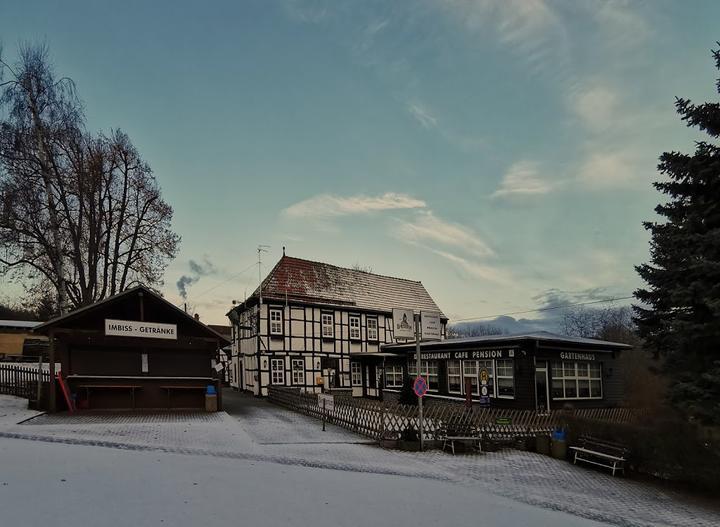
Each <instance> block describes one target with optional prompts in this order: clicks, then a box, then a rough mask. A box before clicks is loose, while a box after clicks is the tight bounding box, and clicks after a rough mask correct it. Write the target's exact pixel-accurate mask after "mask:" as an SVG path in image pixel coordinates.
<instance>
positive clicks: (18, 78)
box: [0, 47, 179, 307]
mask: <svg viewBox="0 0 720 527" xmlns="http://www.w3.org/2000/svg"><path fill="white" fill-rule="evenodd" d="M3 64H4V66H5V69H6V70H8V71H10V72H11V74H12V75H11V77H12V78H11V80H10V81H8V82H6V83H4V88H5V91H4V92H3V95H2V99H0V101H2V102H3V103H4V107H5V108H7V109H8V110H9V111H8V114H7V117H6V118H4V119H3V120H2V121H0V198H1V200H0V248H1V249H2V250H3V253H0V263H2V264H3V269H2V271H3V272H4V273H5V274H10V275H11V276H13V277H15V278H18V279H21V280H23V282H24V283H26V284H30V287H31V288H32V287H38V286H39V284H46V283H50V284H51V285H52V287H53V288H54V289H55V291H56V292H57V296H58V304H59V305H60V306H65V305H66V303H67V304H69V305H72V306H74V307H79V306H83V305H87V304H90V303H92V302H95V301H97V300H99V299H102V298H104V297H106V296H108V295H112V294H115V293H117V292H120V291H122V290H124V289H126V288H128V287H130V286H132V285H134V284H137V283H141V282H142V283H145V284H147V285H149V286H153V285H158V284H160V283H161V281H162V274H163V272H164V270H165V267H166V266H167V263H168V261H169V260H170V259H172V258H173V257H174V256H175V254H176V253H177V248H178V244H179V236H177V235H176V234H175V233H173V232H172V230H171V225H170V224H171V220H172V212H173V211H172V208H171V207H170V206H169V205H168V204H167V203H166V202H165V201H163V199H162V197H161V194H160V189H159V187H158V185H157V181H156V180H155V178H154V176H153V174H152V171H151V169H150V167H149V166H148V164H147V163H145V162H144V161H143V160H142V158H141V156H140V154H139V153H138V152H137V150H136V149H135V147H134V146H133V145H132V143H131V141H130V139H129V138H128V137H127V135H125V134H123V133H122V132H120V131H114V132H112V133H111V134H110V135H109V136H105V135H99V136H92V135H90V134H88V133H86V132H85V131H84V126H83V116H82V111H81V108H80V106H79V104H77V103H75V104H73V101H76V99H75V97H74V92H72V90H70V89H69V88H63V90H61V91H59V88H58V86H64V84H62V82H61V81H55V80H54V77H53V75H52V72H51V70H50V67H49V65H48V62H47V50H46V49H45V48H44V47H40V48H22V49H21V56H20V61H19V63H18V65H17V66H16V67H15V68H10V67H9V66H7V65H6V64H5V63H3ZM28 76H29V77H31V78H32V79H33V80H32V81H27V82H25V81H23V79H25V78H26V77H28ZM67 83H68V86H71V83H70V81H67ZM28 86H30V87H31V88H32V89H33V90H35V91H37V92H38V93H39V95H32V94H31V95H30V96H28V95H27V92H28ZM53 90H55V91H56V92H58V93H60V94H59V95H58V94H56V95H53V98H52V99H51V100H50V102H45V103H43V104H42V105H40V106H39V108H42V109H43V110H42V112H40V113H38V114H37V115H39V116H46V117H44V120H43V119H36V118H35V117H34V116H35V115H36V112H35V111H34V110H33V109H32V105H31V104H30V103H24V102H23V101H24V99H23V97H25V99H27V98H28V97H30V98H37V99H41V100H45V99H43V97H44V98H48V96H47V95H46V94H47V93H48V92H51V91H53ZM53 105H54V106H55V107H57V108H55V109H53V108H52V106H53ZM37 129H40V130H41V132H40V133H39V134H38V133H37Z"/></svg>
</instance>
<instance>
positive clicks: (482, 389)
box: [480, 385, 488, 397]
mask: <svg viewBox="0 0 720 527" xmlns="http://www.w3.org/2000/svg"><path fill="white" fill-rule="evenodd" d="M480 395H482V396H483V397H487V395H488V387H487V386H485V385H483V386H481V387H480Z"/></svg>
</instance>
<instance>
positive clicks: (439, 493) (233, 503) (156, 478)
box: [0, 439, 600, 527]
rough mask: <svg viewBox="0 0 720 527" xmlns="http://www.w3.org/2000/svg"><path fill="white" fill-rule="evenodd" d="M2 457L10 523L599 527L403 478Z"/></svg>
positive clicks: (113, 457) (46, 450) (149, 457)
mask: <svg viewBox="0 0 720 527" xmlns="http://www.w3.org/2000/svg"><path fill="white" fill-rule="evenodd" d="M0 460H1V461H2V465H1V466H2V472H0V503H1V504H2V505H1V507H2V509H1V510H0V514H1V516H2V523H3V525H18V526H20V525H22V526H36V525H37V526H40V525H53V524H58V525H92V526H94V527H104V526H108V527H109V526H112V527H120V526H133V527H140V526H146V525H147V526H149V525H152V526H158V525H172V526H180V527H182V526H200V525H202V526H214V525H218V526H220V525H226V526H229V525H252V526H255V527H265V526H267V527H278V526H283V525H285V526H313V527H326V526H327V527H342V526H361V525H378V526H386V525H387V526H396V525H406V524H412V525H415V526H418V527H421V526H437V525H493V526H497V527H503V526H506V527H510V526H517V525H527V524H530V522H531V524H532V525H534V526H548V527H549V526H554V527H564V526H571V525H600V524H597V523H594V522H591V521H587V520H580V519H578V518H575V517H572V516H570V515H567V514H564V513H560V512H556V511H549V510H542V509H538V508H536V507H531V506H529V505H525V504H522V503H518V502H515V501H511V500H508V499H503V498H498V497H496V496H491V495H486V494H482V493H478V492H477V491H476V490H475V489H473V488H464V487H461V486H450V487H449V486H448V485H447V484H446V483H443V482H438V481H432V480H425V479H409V478H403V477H398V476H387V475H376V474H367V473H354V472H339V471H333V470H321V469H310V468H305V467H299V466H281V465H276V464H273V463H265V462H252V461H244V460H230V461H228V460H226V459H219V458H212V457H199V456H193V455H180V454H170V453H159V452H127V451H122V450H114V449H107V448H99V447H92V446H78V445H58V444H52V443H43V442H34V441H22V440H15V439H5V440H2V441H0Z"/></svg>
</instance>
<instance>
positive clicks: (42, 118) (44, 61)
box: [0, 45, 83, 312]
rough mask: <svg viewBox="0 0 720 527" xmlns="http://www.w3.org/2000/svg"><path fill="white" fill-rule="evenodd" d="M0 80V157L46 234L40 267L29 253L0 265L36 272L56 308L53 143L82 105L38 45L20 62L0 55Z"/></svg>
mask: <svg viewBox="0 0 720 527" xmlns="http://www.w3.org/2000/svg"><path fill="white" fill-rule="evenodd" d="M5 72H8V73H9V77H10V78H9V80H4V79H3V77H4V75H3V74H4V73H5ZM0 81H3V82H0V87H1V88H2V89H3V92H2V94H1V95H0V106H2V107H4V108H5V109H6V110H7V118H6V119H3V121H2V123H0V138H1V139H0V141H1V142H0V158H2V160H3V164H4V165H5V167H6V169H7V170H8V173H12V174H14V177H16V178H22V179H25V180H27V182H28V183H29V184H30V185H29V186H31V187H32V188H34V189H35V190H36V191H35V192H33V193H31V194H28V195H27V196H26V197H27V198H28V199H27V200H26V205H27V206H30V207H33V208H34V210H35V211H36V212H37V215H36V216H37V219H38V220H39V222H38V223H36V224H35V225H33V229H34V230H35V231H39V230H40V229H42V230H44V231H46V232H47V235H48V236H46V237H45V239H43V243H44V247H43V253H44V254H45V255H46V259H45V262H43V264H42V265H39V262H38V261H37V260H35V259H34V255H32V254H25V253H24V252H23V253H21V254H18V255H16V256H18V258H16V259H15V260H14V261H12V260H10V261H7V260H5V259H3V260H2V263H4V264H5V265H8V266H13V265H28V266H32V267H35V268H36V269H37V270H40V271H41V272H42V274H43V275H44V278H45V279H46V280H49V281H50V282H52V283H53V285H54V286H55V288H56V290H57V293H58V307H59V309H60V311H61V312H62V311H64V309H65V308H66V304H67V302H66V287H65V276H66V273H65V267H64V266H65V259H64V258H63V257H62V255H63V249H64V248H63V245H62V235H61V232H60V231H61V228H62V225H61V220H60V219H59V218H58V213H57V208H56V207H57V200H56V198H57V196H56V193H55V188H54V187H55V185H56V182H57V181H58V180H60V179H61V178H62V172H63V170H64V165H65V163H64V159H63V155H62V153H61V151H60V149H59V148H58V147H59V145H60V144H62V142H63V139H64V138H65V137H67V136H72V135H75V134H77V133H78V131H79V129H80V127H81V126H82V124H83V122H82V121H83V116H82V108H81V106H80V103H79V101H78V99H77V97H76V96H75V87H74V84H73V82H72V81H71V80H70V79H67V78H61V79H56V78H55V76H54V74H53V71H52V69H51V68H50V66H49V64H48V50H47V47H46V46H44V45H42V46H31V45H22V46H20V60H19V61H18V63H17V64H16V65H15V67H11V66H10V65H9V64H7V63H6V62H4V61H2V57H0ZM12 197H17V196H16V195H12ZM3 198H4V200H3V201H4V202H5V201H7V199H10V198H9V197H8V194H7V191H6V190H5V189H3ZM3 208H5V207H3ZM4 216H5V215H4V214H3V220H4V219H5V217H4Z"/></svg>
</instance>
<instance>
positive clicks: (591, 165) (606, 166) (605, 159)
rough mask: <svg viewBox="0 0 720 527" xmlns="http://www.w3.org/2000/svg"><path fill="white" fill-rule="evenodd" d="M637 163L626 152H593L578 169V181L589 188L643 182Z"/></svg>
mask: <svg viewBox="0 0 720 527" xmlns="http://www.w3.org/2000/svg"><path fill="white" fill-rule="evenodd" d="M642 173H643V172H642V170H641V169H640V168H639V167H638V163H637V161H636V160H634V159H633V158H632V157H631V156H630V155H629V154H628V153H627V152H623V151H611V152H594V153H592V154H590V155H589V156H588V157H587V158H586V159H585V160H584V161H583V162H582V164H581V165H580V168H579V169H578V176H577V177H578V181H579V182H580V183H581V184H583V185H585V186H586V187H587V188H589V189H593V190H598V189H608V188H618V187H628V186H633V185H635V184H637V183H639V182H643V183H644V182H645V180H644V178H643V177H642Z"/></svg>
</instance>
